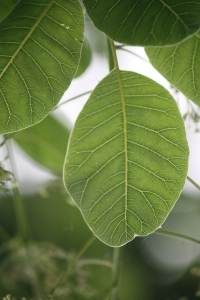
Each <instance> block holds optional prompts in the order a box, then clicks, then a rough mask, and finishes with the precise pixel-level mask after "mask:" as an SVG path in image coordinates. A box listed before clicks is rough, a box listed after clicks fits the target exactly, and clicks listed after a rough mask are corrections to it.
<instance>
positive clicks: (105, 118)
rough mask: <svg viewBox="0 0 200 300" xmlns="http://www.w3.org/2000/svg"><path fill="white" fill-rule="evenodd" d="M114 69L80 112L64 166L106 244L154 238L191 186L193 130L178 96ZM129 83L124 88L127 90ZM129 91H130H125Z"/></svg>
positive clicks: (87, 218)
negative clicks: (183, 115)
mask: <svg viewBox="0 0 200 300" xmlns="http://www.w3.org/2000/svg"><path fill="white" fill-rule="evenodd" d="M120 77H121V84H119V77H118V76H117V75H116V71H115V70H114V71H112V72H111V73H110V74H109V75H108V76H107V77H105V78H104V79H103V80H102V81H101V82H100V83H99V84H98V86H97V87H96V88H95V89H94V91H93V93H92V94H91V96H90V98H89V100H88V102H87V103H86V105H85V106H84V108H83V110H82V112H81V113H80V115H79V117H78V119H77V121H76V123H75V126H74V129H73V131H72V135H71V138H70V142H69V147H68V151H67V156H66V162H65V166H64V182H65V185H66V188H67V190H68V192H69V194H70V195H71V197H72V198H73V199H74V202H75V203H76V205H77V206H78V207H79V209H80V211H81V213H82V215H83V217H84V219H85V221H86V222H87V224H88V226H89V227H90V228H91V230H92V231H93V232H94V234H95V235H96V236H97V237H98V238H99V239H100V240H101V241H103V242H104V243H105V244H107V245H110V246H121V245H123V244H125V243H127V242H128V241H131V240H132V239H133V238H134V237H135V236H137V235H139V236H142V235H148V234H149V233H151V232H153V231H155V230H156V229H157V228H158V227H159V226H160V225H161V224H162V223H163V222H164V220H165V219H166V217H167V215H168V214H169V212H170V210H171V209H172V207H173V206H174V204H175V202H176V200H177V199H178V197H179V194H180V192H181V190H182V188H183V185H184V182H185V178H186V174H187V164H188V146H187V141H186V136H185V128H184V124H183V121H182V118H181V116H180V113H179V111H178V108H177V105H176V103H175V101H174V99H173V98H172V97H171V95H170V94H169V93H168V92H167V91H166V90H165V89H164V88H163V87H161V86H160V85H159V84H157V83H156V82H154V81H152V80H151V79H149V78H147V77H144V76H142V75H139V74H136V73H133V72H126V71H121V72H120ZM121 88H123V93H121ZM122 94H123V96H122Z"/></svg>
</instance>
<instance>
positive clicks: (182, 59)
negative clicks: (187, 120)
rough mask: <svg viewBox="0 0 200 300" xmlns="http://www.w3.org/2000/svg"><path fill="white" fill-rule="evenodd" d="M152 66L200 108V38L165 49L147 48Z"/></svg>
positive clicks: (192, 38) (196, 36)
mask: <svg viewBox="0 0 200 300" xmlns="http://www.w3.org/2000/svg"><path fill="white" fill-rule="evenodd" d="M145 50H146V54H147V55H148V57H149V60H150V62H151V63H152V65H153V66H154V67H155V68H156V69H157V70H158V71H159V72H160V73H161V74H162V75H163V76H164V77H165V78H166V79H167V80H168V81H169V82H170V83H171V84H173V85H174V86H175V87H176V88H177V89H179V90H180V91H181V92H182V93H183V94H184V95H185V96H187V97H188V98H189V99H191V100H192V101H194V102H195V103H196V104H197V105H199V106H200V77H199V75H200V38H199V37H198V35H195V36H193V37H191V38H190V39H188V40H186V41H184V42H183V43H181V44H179V45H176V46H171V47H165V48H161V47H159V48H153V47H152V48H151V47H147V48H146V49H145Z"/></svg>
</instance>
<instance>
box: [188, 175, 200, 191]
mask: <svg viewBox="0 0 200 300" xmlns="http://www.w3.org/2000/svg"><path fill="white" fill-rule="evenodd" d="M187 180H188V181H190V182H191V183H192V184H193V185H194V186H195V187H196V188H197V189H198V190H200V185H198V183H196V182H195V181H194V180H193V179H192V178H190V177H189V176H187Z"/></svg>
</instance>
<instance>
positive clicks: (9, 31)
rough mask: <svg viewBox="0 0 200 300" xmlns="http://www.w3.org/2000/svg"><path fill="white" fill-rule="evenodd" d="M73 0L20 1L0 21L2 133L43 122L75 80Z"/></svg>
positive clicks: (77, 47)
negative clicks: (0, 21)
mask: <svg viewBox="0 0 200 300" xmlns="http://www.w3.org/2000/svg"><path fill="white" fill-rule="evenodd" d="M83 27H84V23H83V15H82V9H81V6H80V4H79V2H78V1H77V0H70V1H64V0H57V1H55V0H34V1H33V0H27V1H21V2H20V3H19V4H18V5H17V6H16V7H15V9H14V10H13V11H12V13H11V14H10V15H9V16H8V17H7V18H6V19H4V21H3V22H2V23H1V24H0V45H1V47H0V110H1V118H0V133H1V134H2V133H8V132H14V131H18V130H20V129H22V128H25V127H28V126H31V125H34V124H36V123H38V122H39V121H41V120H42V119H43V118H44V117H45V116H46V115H48V113H49V112H50V111H51V110H52V109H53V108H54V107H55V105H56V104H57V102H58V101H59V100H60V98H61V96H62V95H63V93H64V92H65V90H66V89H67V88H68V86H69V84H70V83H71V80H72V79H73V77H74V75H75V73H76V70H77V67H78V64H79V60H80V53H81V49H82V43H83Z"/></svg>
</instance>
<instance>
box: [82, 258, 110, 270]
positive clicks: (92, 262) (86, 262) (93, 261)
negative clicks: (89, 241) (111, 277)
mask: <svg viewBox="0 0 200 300" xmlns="http://www.w3.org/2000/svg"><path fill="white" fill-rule="evenodd" d="M78 265H79V266H81V267H82V266H85V265H99V266H103V267H107V268H112V266H113V263H112V262H111V261H106V260H102V259H95V258H88V259H82V260H80V261H79V263H78Z"/></svg>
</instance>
